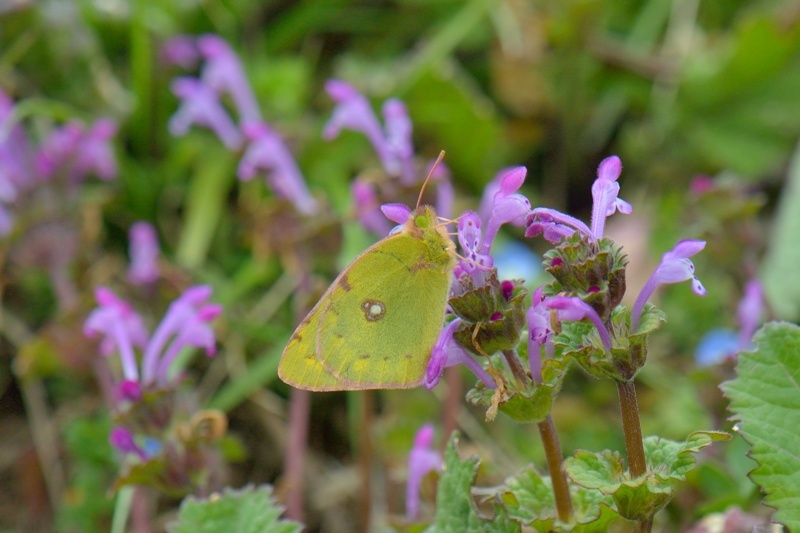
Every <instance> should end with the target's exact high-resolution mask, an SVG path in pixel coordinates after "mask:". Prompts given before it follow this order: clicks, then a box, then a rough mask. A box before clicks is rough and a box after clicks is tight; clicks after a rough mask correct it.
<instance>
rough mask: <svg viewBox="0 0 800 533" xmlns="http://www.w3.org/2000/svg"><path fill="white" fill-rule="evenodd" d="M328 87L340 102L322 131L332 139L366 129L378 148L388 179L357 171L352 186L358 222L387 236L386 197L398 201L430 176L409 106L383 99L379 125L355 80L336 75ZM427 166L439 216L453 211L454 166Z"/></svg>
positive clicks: (326, 137) (447, 214)
mask: <svg viewBox="0 0 800 533" xmlns="http://www.w3.org/2000/svg"><path fill="white" fill-rule="evenodd" d="M325 90H326V91H327V92H328V94H329V95H330V97H331V98H332V99H333V101H334V102H336V107H335V108H334V110H333V113H332V115H331V118H330V120H329V121H328V123H327V124H326V125H325V128H324V129H323V132H322V136H323V137H324V138H325V139H327V140H332V139H334V138H336V137H337V136H338V135H339V133H340V132H341V131H342V130H351V131H355V132H359V133H362V134H364V135H365V136H366V137H367V139H369V141H370V143H371V144H372V147H373V148H374V149H375V153H376V154H377V155H378V159H380V162H381V165H382V167H383V171H384V173H385V175H386V177H387V178H389V179H384V180H378V181H376V180H374V179H372V178H368V177H362V176H359V177H357V178H356V179H355V180H354V181H353V184H352V186H351V192H352V195H353V200H354V203H355V207H356V214H357V216H358V219H359V221H360V222H361V224H362V225H363V226H364V227H365V228H366V229H367V230H368V231H371V232H373V233H375V234H377V235H381V236H384V235H386V234H387V233H388V232H389V230H390V229H391V226H390V225H389V224H388V222H387V221H386V219H385V218H383V217H382V216H381V211H380V206H381V203H383V202H382V199H389V198H391V199H394V200H396V199H397V198H400V197H403V196H407V195H408V193H410V192H412V193H416V192H419V187H420V184H421V183H422V178H424V177H425V176H426V175H428V172H421V171H420V167H422V166H423V165H418V163H417V162H416V160H417V158H416V157H415V154H414V146H413V144H412V139H411V136H412V132H413V124H412V123H411V118H410V117H409V115H408V110H407V108H406V105H405V104H404V103H403V102H402V101H400V100H398V99H395V98H392V99H389V100H387V101H386V102H384V104H383V107H382V108H381V114H382V115H383V125H381V122H380V120H378V117H377V115H376V114H375V112H374V111H373V110H372V106H371V105H370V103H369V101H368V100H367V98H366V97H365V96H364V95H363V94H361V93H360V92H358V90H357V89H356V88H355V87H353V86H352V85H350V84H348V83H346V82H343V81H341V80H335V79H332V80H328V82H327V83H326V84H325ZM426 166H427V167H428V168H426V169H425V170H428V169H431V172H430V174H431V179H432V181H433V182H434V183H435V186H436V201H435V202H433V204H434V207H435V208H436V211H437V213H439V215H440V216H443V217H449V216H450V215H451V214H452V208H453V207H452V206H453V196H454V192H453V187H452V185H451V183H450V171H449V170H448V169H447V167H446V166H445V165H444V164H442V163H439V164H438V165H435V166H432V162H428V164H427V165H426ZM394 179H396V180H397V182H395V181H394Z"/></svg>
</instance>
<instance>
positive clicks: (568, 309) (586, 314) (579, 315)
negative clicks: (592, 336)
mask: <svg viewBox="0 0 800 533" xmlns="http://www.w3.org/2000/svg"><path fill="white" fill-rule="evenodd" d="M545 306H546V307H548V308H550V309H555V310H557V311H558V318H559V319H560V320H570V321H576V322H577V321H579V320H583V319H584V318H588V319H589V320H591V322H592V324H594V326H595V327H596V328H597V333H599V334H600V340H601V341H602V343H603V348H605V350H606V351H607V352H608V353H611V334H610V333H609V332H608V329H606V326H605V324H603V320H602V319H601V318H600V315H598V314H597V311H595V310H594V308H593V307H592V306H591V305H589V304H587V303H586V302H584V301H583V300H581V299H580V298H576V297H569V296H554V297H553V298H550V299H548V300H547V301H546V302H545Z"/></svg>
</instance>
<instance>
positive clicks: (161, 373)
mask: <svg viewBox="0 0 800 533" xmlns="http://www.w3.org/2000/svg"><path fill="white" fill-rule="evenodd" d="M210 297H211V287H209V286H208V285H197V286H194V287H190V288H189V289H187V290H186V291H185V292H184V293H183V294H182V295H181V296H180V297H179V298H178V299H177V300H175V301H174V302H172V304H171V305H170V306H169V309H168V310H167V313H166V315H164V319H163V320H162V321H161V323H160V324H159V325H158V327H157V328H156V330H155V332H154V333H153V336H152V338H151V339H150V342H149V343H148V344H147V348H146V349H145V352H144V357H143V359H142V383H143V384H144V385H149V384H152V383H154V382H156V381H158V383H159V384H160V385H164V384H166V383H167V382H168V381H169V375H168V372H169V368H170V366H171V364H172V362H173V361H174V360H175V358H176V357H177V356H178V354H179V353H180V351H181V350H182V349H183V348H185V347H187V346H192V347H195V348H203V349H205V351H206V354H208V355H209V356H212V355H214V354H215V353H216V346H215V343H216V340H215V336H214V331H213V330H212V329H211V326H210V325H209V323H210V322H211V321H212V320H214V319H215V318H216V317H217V316H218V315H219V314H220V313H221V312H222V307H220V306H219V305H215V304H207V303H206V302H207V301H208V299H209V298H210ZM170 339H171V341H170Z"/></svg>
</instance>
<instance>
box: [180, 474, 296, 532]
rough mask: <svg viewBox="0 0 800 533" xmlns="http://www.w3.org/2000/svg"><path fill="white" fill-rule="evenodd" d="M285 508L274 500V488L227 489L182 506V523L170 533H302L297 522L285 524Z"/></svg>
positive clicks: (263, 486)
mask: <svg viewBox="0 0 800 533" xmlns="http://www.w3.org/2000/svg"><path fill="white" fill-rule="evenodd" d="M282 512H283V508H282V507H280V506H279V505H277V504H276V503H275V501H274V500H273V498H272V487H270V486H269V485H261V486H259V487H254V486H252V485H248V486H246V487H244V488H242V489H230V488H226V489H225V490H224V491H223V492H222V494H220V493H214V494H212V495H211V496H209V497H208V498H204V499H199V498H194V497H192V496H190V497H188V498H186V499H184V500H183V502H182V503H181V507H180V510H179V511H178V520H177V521H176V522H173V523H171V524H169V525H168V526H167V529H168V530H169V531H170V533H217V532H219V531H231V532H233V531H235V532H236V533H262V532H264V531H270V532H275V533H299V531H301V529H302V526H301V525H300V524H298V523H297V522H292V521H289V520H281V519H280V515H281V513H282Z"/></svg>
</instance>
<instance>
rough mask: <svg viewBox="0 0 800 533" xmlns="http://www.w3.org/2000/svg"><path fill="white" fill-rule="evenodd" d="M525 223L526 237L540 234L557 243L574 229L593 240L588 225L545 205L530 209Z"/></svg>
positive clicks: (572, 232)
mask: <svg viewBox="0 0 800 533" xmlns="http://www.w3.org/2000/svg"><path fill="white" fill-rule="evenodd" d="M526 224H527V229H526V230H525V236H526V237H536V236H537V235H540V234H541V235H542V237H544V238H545V239H547V240H548V241H549V242H551V243H553V244H558V243H559V242H560V241H561V240H562V239H564V238H566V237H571V236H572V235H573V234H574V233H575V232H576V231H578V232H580V233H582V234H583V235H585V236H587V237H589V238H590V239H592V240H594V234H593V233H592V230H590V229H589V226H587V225H586V224H584V223H583V222H581V221H580V220H578V219H577V218H575V217H571V216H569V215H567V214H564V213H562V212H561V211H556V210H555V209H549V208H547V207H537V208H535V209H533V210H531V212H530V213H529V214H528V217H527V219H526Z"/></svg>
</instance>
